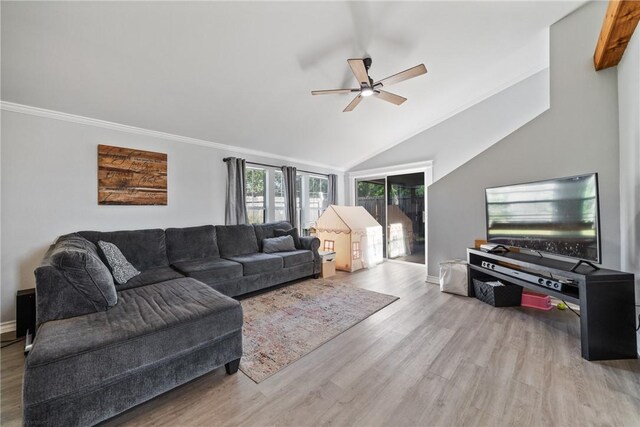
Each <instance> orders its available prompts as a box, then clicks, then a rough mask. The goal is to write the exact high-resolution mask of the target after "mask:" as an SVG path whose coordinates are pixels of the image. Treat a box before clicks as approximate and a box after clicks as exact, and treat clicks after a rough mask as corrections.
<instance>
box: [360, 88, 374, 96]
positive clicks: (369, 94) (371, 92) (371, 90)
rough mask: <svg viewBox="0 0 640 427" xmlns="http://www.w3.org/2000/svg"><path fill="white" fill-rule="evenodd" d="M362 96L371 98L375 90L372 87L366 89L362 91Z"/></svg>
mask: <svg viewBox="0 0 640 427" xmlns="http://www.w3.org/2000/svg"><path fill="white" fill-rule="evenodd" d="M360 95H362V96H371V95H373V89H371V88H370V87H365V88H362V89H361V90H360Z"/></svg>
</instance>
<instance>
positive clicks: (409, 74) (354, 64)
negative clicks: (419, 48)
mask: <svg viewBox="0 0 640 427" xmlns="http://www.w3.org/2000/svg"><path fill="white" fill-rule="evenodd" d="M347 63H349V67H351V71H352V72H353V75H354V76H355V77H356V79H357V80H358V83H360V88H359V89H330V90H314V91H311V94H312V95H330V94H332V93H351V92H353V93H357V94H358V95H357V96H356V97H355V98H354V99H353V101H351V102H350V103H349V105H347V108H345V109H344V110H343V112H345V113H346V112H348V111H353V109H354V108H356V107H357V106H358V104H359V103H360V101H362V98H363V97H368V96H372V95H373V96H375V97H376V98H379V99H382V100H383V101H387V102H390V103H392V104H395V105H400V104H402V103H403V102H404V101H406V100H407V98H403V97H402V96H399V95H396V94H393V93H390V92H386V91H384V90H382V88H383V87H386V86H390V85H392V84H394V83H398V82H401V81H404V80H408V79H411V78H413V77H418V76H420V75H422V74H425V73H426V72H427V68H426V67H425V66H424V64H420V65H416V66H415V67H412V68H409V69H408V70H404V71H402V72H400V73H398V74H394V75H392V76H389V77H387V78H386V79H382V80H379V81H377V82H375V83H374V82H373V79H372V78H371V77H369V67H371V58H356V59H347Z"/></svg>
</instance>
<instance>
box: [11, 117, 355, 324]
mask: <svg viewBox="0 0 640 427" xmlns="http://www.w3.org/2000/svg"><path fill="white" fill-rule="evenodd" d="M1 119H2V123H1V124H2V140H1V142H2V146H1V151H2V155H1V180H2V184H1V207H2V218H1V230H2V235H1V253H2V263H1V284H2V292H1V298H2V305H1V307H2V317H1V321H2V322H7V321H11V320H13V319H14V318H15V295H16V291H17V290H19V289H24V288H31V287H33V286H34V277H33V270H34V269H35V268H36V267H37V266H38V264H39V262H40V260H41V259H42V256H43V254H44V252H45V251H46V249H47V247H48V246H49V245H50V244H51V243H52V242H53V241H54V240H55V238H56V237H57V236H59V235H61V234H65V233H70V232H74V231H79V230H89V229H94V230H121V229H138V228H155V227H159V228H166V227H181V226H192V225H200V224H224V204H225V189H226V167H225V165H224V163H223V162H222V158H223V157H226V156H229V155H235V156H238V157H244V158H246V159H247V160H250V161H258V162H264V163H269V164H274V165H282V164H287V165H292V166H296V167H299V168H302V169H306V170H310V171H314V172H315V171H317V172H321V173H337V174H338V177H339V186H338V195H339V198H340V202H342V201H343V200H344V199H343V198H342V197H343V194H344V174H343V173H342V172H336V171H332V170H327V169H321V168H318V167H316V166H305V165H304V164H296V163H292V162H290V161H284V160H277V159H268V158H259V157H256V156H250V155H246V154H237V153H233V152H230V151H223V150H219V149H216V148H211V147H206V146H200V145H194V144H187V143H184V142H177V141H172V140H168V139H161V138H157V137H150V136H143V135H137V134H132V133H128V132H122V131H118V130H112V129H105V128H101V127H96V126H88V125H83V124H78V123H72V122H69V121H63V120H57V119H52V118H44V117H37V116H34V115H28V114H22V113H16V112H10V111H2V118H1ZM98 144H107V145H115V146H122V147H130V148H138V149H142V150H150V151H159V152H164V153H167V154H168V205H167V206H99V205H98V202H97V145H98Z"/></svg>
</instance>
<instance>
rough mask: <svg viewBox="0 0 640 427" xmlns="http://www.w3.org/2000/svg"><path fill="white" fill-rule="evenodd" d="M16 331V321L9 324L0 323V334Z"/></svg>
mask: <svg viewBox="0 0 640 427" xmlns="http://www.w3.org/2000/svg"><path fill="white" fill-rule="evenodd" d="M15 330H16V321H15V320H12V321H10V322H2V323H0V334H4V333H6V332H13V331H15Z"/></svg>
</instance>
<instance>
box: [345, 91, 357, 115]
mask: <svg viewBox="0 0 640 427" xmlns="http://www.w3.org/2000/svg"><path fill="white" fill-rule="evenodd" d="M360 101H362V95H358V96H356V97H355V98H353V101H351V102H350V103H349V105H347V108H345V109H344V110H343V111H342V112H343V113H347V112H349V111H353V109H354V108H356V107H357V106H358V104H360Z"/></svg>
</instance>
